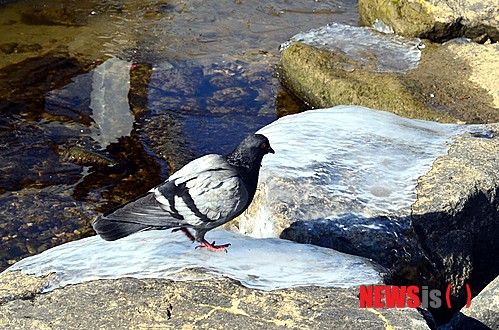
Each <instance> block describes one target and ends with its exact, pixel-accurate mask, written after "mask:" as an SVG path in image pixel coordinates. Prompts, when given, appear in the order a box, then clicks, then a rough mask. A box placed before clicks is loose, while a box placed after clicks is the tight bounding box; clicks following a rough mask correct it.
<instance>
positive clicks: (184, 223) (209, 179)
mask: <svg viewBox="0 0 499 330" xmlns="http://www.w3.org/2000/svg"><path fill="white" fill-rule="evenodd" d="M248 198H249V197H248V191H247V189H246V188H245V186H244V184H243V182H242V180H241V178H240V176H239V175H238V173H237V172H236V171H235V169H234V168H233V167H232V166H231V165H229V164H228V163H227V162H226V160H225V159H224V158H223V157H222V156H219V155H207V156H204V157H201V158H198V159H196V160H194V161H192V162H190V163H189V164H187V165H186V166H184V167H183V168H182V169H180V170H179V171H177V172H176V173H174V174H173V175H172V176H171V177H170V178H169V179H168V180H167V181H166V182H164V183H163V184H161V185H159V186H157V187H155V188H153V189H151V190H150V191H149V192H148V193H146V194H145V195H143V196H140V197H139V198H137V199H135V200H134V201H132V202H130V203H128V204H125V205H123V206H121V207H119V208H117V209H115V210H113V211H111V212H108V213H107V214H105V215H104V216H102V217H100V218H99V219H97V220H96V221H95V222H94V224H93V226H94V229H95V230H96V231H97V233H99V234H100V235H101V236H102V237H103V238H104V239H106V240H115V239H119V238H122V237H125V236H128V235H130V234H132V233H135V232H138V231H143V230H153V229H167V228H173V227H192V228H195V229H199V230H200V231H202V232H204V231H207V230H209V229H211V228H215V227H217V226H220V225H221V224H223V223H225V222H227V221H230V220H232V219H233V218H234V217H236V216H237V215H239V214H240V213H241V212H242V211H243V210H244V209H245V208H246V206H247V203H248Z"/></svg>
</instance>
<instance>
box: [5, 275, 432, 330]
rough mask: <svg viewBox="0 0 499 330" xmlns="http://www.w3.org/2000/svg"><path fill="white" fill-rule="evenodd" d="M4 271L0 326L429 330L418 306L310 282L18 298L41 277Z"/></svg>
mask: <svg viewBox="0 0 499 330" xmlns="http://www.w3.org/2000/svg"><path fill="white" fill-rule="evenodd" d="M39 281H40V280H39V279H33V278H32V277H31V276H26V275H21V274H19V273H17V272H6V273H2V274H1V275H0V302H1V304H0V327H1V328H9V329H99V328H100V329H103V328H104V329H132V328H135V329H137V328H140V329H143V328H155V329H157V328H161V329H360V328H369V329H407V328H408V327H410V328H411V329H418V330H419V329H421V330H422V329H429V327H428V326H427V325H426V322H425V320H424V319H423V317H422V315H421V314H419V313H418V311H417V310H416V309H362V308H359V299H358V297H357V295H358V289H355V288H352V289H338V288H318V287H303V288H295V289H286V290H277V291H272V292H265V291H259V290H255V289H248V288H245V287H243V286H241V285H239V284H238V283H236V282H234V281H231V280H228V279H225V278H218V279H216V280H210V281H194V282H190V281H187V282H171V281H168V280H160V279H141V280H138V279H131V278H122V279H117V280H101V281H92V282H87V283H83V284H78V285H71V286H67V287H64V288H60V289H57V290H54V291H52V292H49V293H45V294H39V292H40V290H41V286H43V284H42V283H40V284H39V286H38V287H36V286H32V287H29V288H25V289H24V293H23V294H22V295H20V296H12V295H11V294H10V293H11V290H12V287H13V286H16V287H22V286H24V284H25V283H32V282H35V283H37V282H39Z"/></svg>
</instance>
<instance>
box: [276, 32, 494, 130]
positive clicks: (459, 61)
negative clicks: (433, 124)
mask: <svg viewBox="0 0 499 330" xmlns="http://www.w3.org/2000/svg"><path fill="white" fill-rule="evenodd" d="M418 42H419V41H418V40H417V39H403V38H401V37H397V36H395V35H393V34H390V33H388V34H387V33H381V32H377V31H376V30H374V29H369V28H365V27H364V28H359V27H351V26H345V25H341V24H334V25H329V26H325V27H323V28H320V29H317V30H311V31H309V32H307V33H301V34H298V35H296V36H295V37H293V38H291V40H290V42H287V43H285V44H283V45H284V47H283V49H284V50H283V51H282V57H281V78H282V82H283V83H284V85H286V86H287V87H288V88H289V89H290V90H291V91H292V92H293V93H294V94H295V95H296V96H297V97H298V98H300V99H302V100H303V101H305V102H307V103H308V104H310V105H311V106H312V107H315V108H326V107H330V106H334V105H340V104H355V105H361V106H366V107H370V108H375V109H381V110H386V111H390V112H393V113H396V114H398V115H402V116H405V117H410V118H419V119H427V120H435V121H442V122H466V123H484V122H485V123H491V122H497V121H499V94H497V93H498V92H497V91H498V90H499V88H498V86H497V81H496V79H495V77H496V76H497V75H499V71H498V70H499V66H497V65H496V63H497V58H499V46H497V44H488V45H479V44H475V43H469V42H458V41H455V42H450V43H447V44H445V45H437V44H432V43H431V42H429V41H425V45H419V44H418ZM424 46H426V47H425V48H424V49H423V47H424ZM386 58H388V60H387V59H386ZM477 59H480V60H477Z"/></svg>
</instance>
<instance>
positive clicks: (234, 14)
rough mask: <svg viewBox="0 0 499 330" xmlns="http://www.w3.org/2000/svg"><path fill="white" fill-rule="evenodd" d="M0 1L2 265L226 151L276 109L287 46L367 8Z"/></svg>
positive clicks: (83, 232) (65, 237)
mask: <svg viewBox="0 0 499 330" xmlns="http://www.w3.org/2000/svg"><path fill="white" fill-rule="evenodd" d="M0 3H1V5H0V29H1V33H0V94H1V98H0V100H1V101H0V158H1V163H0V214H1V215H0V218H1V219H0V236H1V237H2V244H1V247H0V269H2V268H5V267H6V266H7V265H9V264H12V263H14V262H15V261H16V260H19V259H20V258H22V257H23V256H26V255H29V254H36V253H39V252H41V251H43V250H45V249H47V248H49V247H51V246H54V245H58V244H61V243H63V242H66V241H69V240H74V239H78V238H81V237H85V236H88V235H93V231H92V230H91V228H90V222H91V220H92V218H94V217H95V216H97V215H98V214H99V212H101V211H104V210H107V209H109V208H110V207H112V206H114V205H117V204H119V203H123V202H126V201H127V200H130V199H132V198H133V197H134V196H136V195H138V194H139V193H141V192H143V191H144V190H147V189H148V188H150V187H151V186H154V185H155V184H157V183H159V182H160V181H162V180H163V179H165V178H166V177H167V176H168V174H169V172H171V171H173V170H175V169H177V168H178V167H179V166H181V165H182V164H185V163H186V162H187V161H188V160H190V159H192V158H194V157H196V156H199V155H202V154H204V153H208V152H218V153H226V152H229V151H230V150H231V148H233V147H234V145H236V144H237V143H238V142H239V140H240V139H241V138H242V137H243V136H244V135H245V134H247V133H249V132H254V131H256V130H257V129H259V128H260V127H262V126H264V125H266V124H268V123H270V122H272V121H273V120H275V119H276V117H277V115H276V111H277V110H278V106H279V103H278V101H277V94H278V93H280V92H281V88H280V85H279V83H278V80H277V78H276V75H275V65H276V64H277V63H278V60H279V57H278V47H279V45H280V44H281V43H283V42H284V41H286V40H287V39H288V38H290V37H291V36H293V35H295V34H297V33H299V32H301V31H307V30H309V29H311V28H318V27H320V26H322V25H325V24H327V23H330V22H333V21H334V22H339V23H345V24H352V25H355V24H356V23H357V21H358V11H357V8H356V2H355V1H351V0H345V1H305V0H301V1H270V2H265V3H262V2H261V1H239V0H236V1H210V2H208V1H194V0H189V1H144V2H142V1H121V2H115V1H70V0H66V1H55V0H54V1H7V2H0ZM297 108H299V105H298V106H297ZM116 116H117V117H116ZM116 118H118V120H116Z"/></svg>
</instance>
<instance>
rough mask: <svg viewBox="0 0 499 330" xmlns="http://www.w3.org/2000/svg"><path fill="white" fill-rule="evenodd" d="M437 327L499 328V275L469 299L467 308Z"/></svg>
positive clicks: (450, 329)
mask: <svg viewBox="0 0 499 330" xmlns="http://www.w3.org/2000/svg"><path fill="white" fill-rule="evenodd" d="M439 329H440V330H453V329H476V330H481V329H499V276H498V277H496V278H495V280H493V281H492V282H490V283H489V284H488V285H487V286H486V287H485V288H484V289H483V290H482V292H480V294H479V295H478V296H476V297H475V298H473V300H471V305H470V307H469V308H464V307H463V308H462V309H461V311H460V312H459V313H456V315H454V316H453V317H452V319H451V321H450V322H449V323H448V324H446V325H444V326H442V327H441V328H439Z"/></svg>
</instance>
